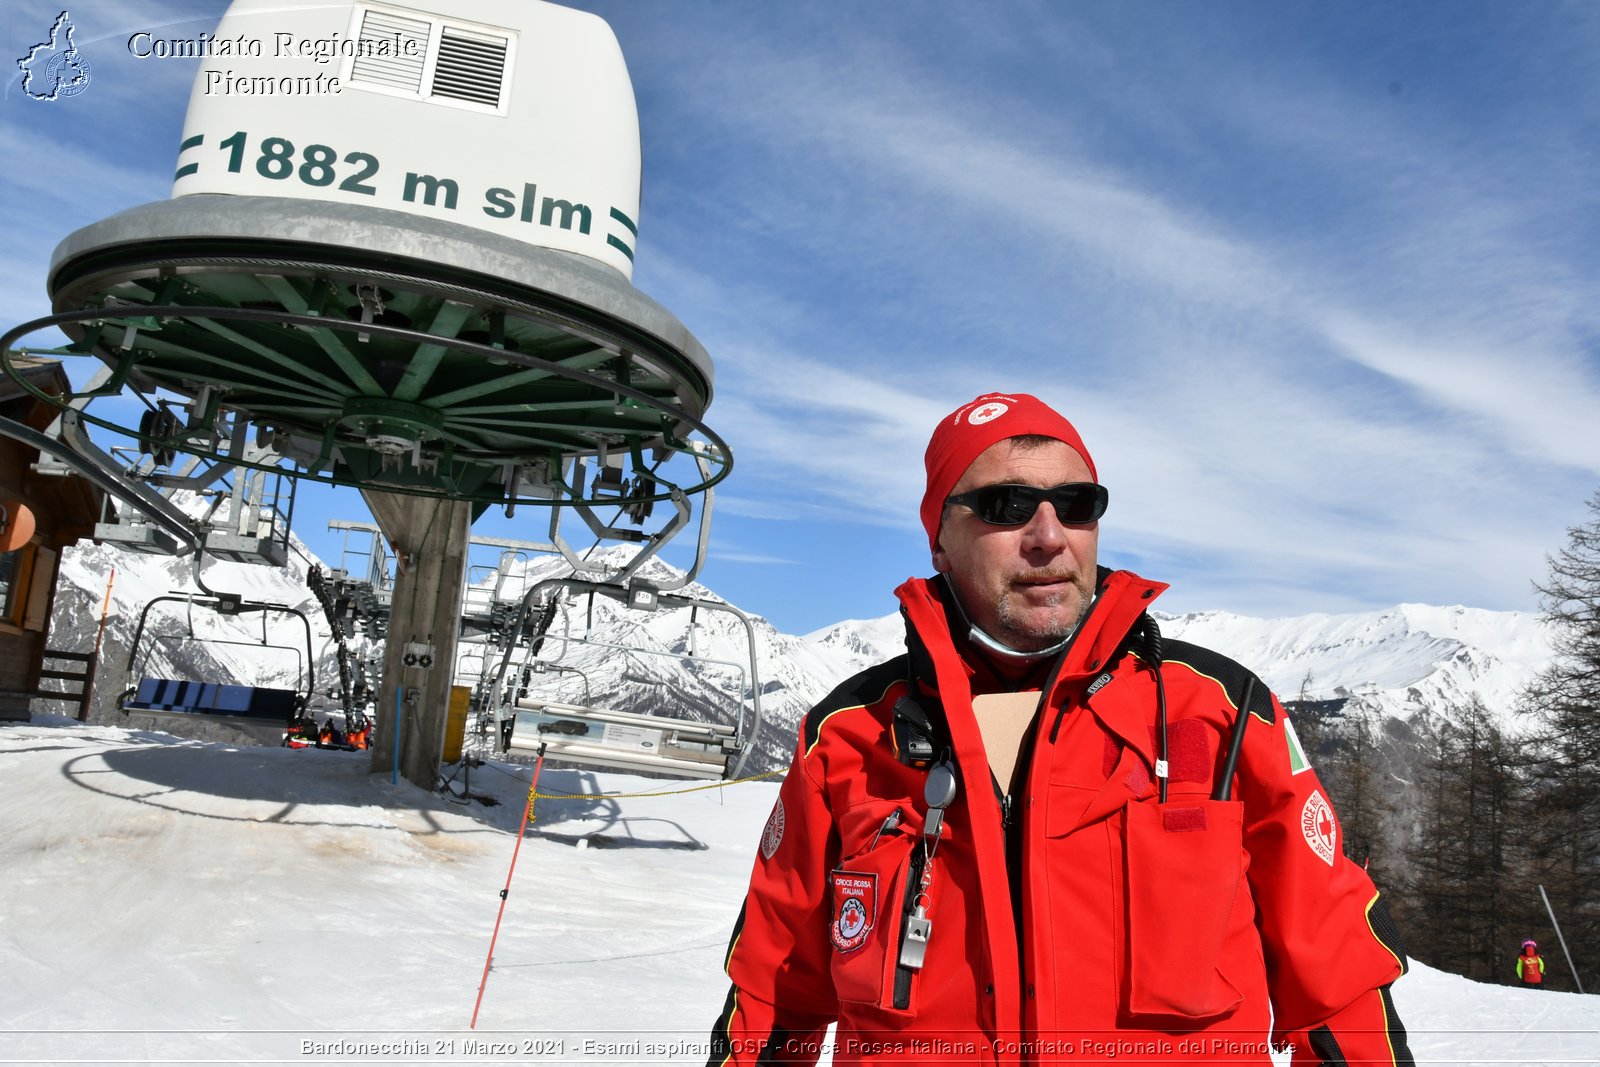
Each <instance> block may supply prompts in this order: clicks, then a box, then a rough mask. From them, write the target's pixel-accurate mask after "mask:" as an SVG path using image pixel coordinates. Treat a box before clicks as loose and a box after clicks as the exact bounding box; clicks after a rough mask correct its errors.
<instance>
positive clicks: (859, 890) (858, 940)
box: [830, 871, 878, 952]
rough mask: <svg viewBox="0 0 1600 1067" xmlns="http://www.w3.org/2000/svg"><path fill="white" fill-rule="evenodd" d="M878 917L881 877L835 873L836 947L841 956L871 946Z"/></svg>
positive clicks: (846, 872) (833, 932)
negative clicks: (879, 878)
mask: <svg viewBox="0 0 1600 1067" xmlns="http://www.w3.org/2000/svg"><path fill="white" fill-rule="evenodd" d="M877 917H878V876H877V875H876V874H863V873H860V872H858V871H834V872H833V924H832V926H831V929H830V932H831V934H832V936H833V947H834V948H836V949H838V950H839V951H840V952H849V951H851V950H852V949H858V948H860V947H861V946H862V945H864V944H866V943H867V935H868V934H870V933H871V932H872V924H873V923H874V922H875V921H876V920H877Z"/></svg>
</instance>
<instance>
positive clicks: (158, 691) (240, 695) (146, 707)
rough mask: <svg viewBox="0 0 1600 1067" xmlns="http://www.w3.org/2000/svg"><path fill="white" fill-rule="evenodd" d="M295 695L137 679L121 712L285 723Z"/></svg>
mask: <svg viewBox="0 0 1600 1067" xmlns="http://www.w3.org/2000/svg"><path fill="white" fill-rule="evenodd" d="M298 699H299V694H298V693H297V692H295V691H294V690H293V689H272V688H268V687H266V686H255V685H224V684H221V683H218V682H199V681H192V680H185V679H173V678H141V679H139V688H138V689H137V690H136V691H135V693H134V696H133V699H132V700H129V701H128V702H127V703H126V704H125V705H124V709H125V710H127V711H130V712H132V711H137V712H140V713H143V714H147V715H154V716H156V717H158V718H161V717H170V718H181V717H189V718H196V717H198V718H206V719H209V718H227V719H249V720H253V721H261V722H267V721H270V722H278V723H287V722H288V721H289V719H290V718H291V717H292V716H293V715H294V712H295V706H296V702H297V700H298Z"/></svg>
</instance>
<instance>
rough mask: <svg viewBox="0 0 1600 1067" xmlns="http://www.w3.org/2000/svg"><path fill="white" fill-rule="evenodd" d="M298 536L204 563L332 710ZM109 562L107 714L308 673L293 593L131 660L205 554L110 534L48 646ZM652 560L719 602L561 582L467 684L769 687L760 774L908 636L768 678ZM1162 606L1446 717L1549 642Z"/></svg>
mask: <svg viewBox="0 0 1600 1067" xmlns="http://www.w3.org/2000/svg"><path fill="white" fill-rule="evenodd" d="M292 549H293V551H292V552H291V556H290V564H289V566H288V567H286V568H283V569H272V568H266V567H255V566H246V565H243V564H231V563H221V562H213V563H208V564H207V565H206V570H205V573H204V575H203V581H204V582H205V584H206V586H207V587H209V588H212V589H219V590H229V591H233V592H237V593H240V594H242V595H243V596H245V597H246V598H247V599H248V600H253V601H263V602H268V603H273V604H280V605H284V606H285V607H286V608H289V609H293V610H297V611H300V612H303V613H304V614H305V616H306V618H307V620H308V623H309V628H310V633H311V646H312V648H311V654H310V658H311V659H312V660H313V661H314V666H315V670H316V678H317V684H316V692H315V694H314V695H313V701H312V706H313V708H314V709H319V710H322V711H332V710H334V709H335V708H336V707H337V701H336V700H334V699H333V697H332V696H330V695H329V693H330V690H331V689H332V688H333V686H335V685H336V682H337V665H336V663H335V661H334V653H335V651H336V646H335V645H334V642H333V640H332V638H331V636H330V629H329V625H328V623H327V620H326V619H325V618H324V617H323V615H322V611H321V608H320V607H319V605H318V603H317V601H316V600H315V598H314V597H313V596H312V594H311V592H310V590H309V589H308V588H307V586H306V573H307V570H308V568H309V567H310V565H312V564H313V563H320V561H318V560H316V559H315V558H314V557H313V556H312V554H311V553H310V552H309V551H308V550H307V549H306V548H305V546H304V545H303V544H301V543H300V542H299V541H298V540H297V539H296V540H294V541H293V542H292ZM619 551H625V550H612V554H611V555H607V554H601V555H599V556H597V557H596V565H597V566H601V567H605V566H606V565H608V564H610V565H615V564H616V563H617V556H616V554H615V553H617V552H619ZM113 566H114V567H115V568H116V581H115V584H114V585H113V587H112V591H111V600H112V612H111V617H110V619H109V621H108V623H107V626H106V633H105V638H104V644H103V652H102V657H101V663H102V671H101V680H100V682H99V683H98V684H97V694H96V709H97V710H96V714H95V716H94V717H93V718H92V719H91V721H97V722H106V723H112V724H119V725H121V724H126V723H127V720H126V718H125V717H123V716H122V715H121V714H120V713H118V712H116V711H115V710H114V707H113V702H114V700H115V697H116V696H117V695H118V694H120V693H121V692H122V691H123V690H124V689H125V688H127V687H128V686H130V685H133V684H136V683H137V679H138V678H139V677H141V676H154V677H182V678H198V679H201V680H207V681H212V680H216V681H238V682H243V683H247V684H258V685H280V686H290V687H292V686H294V685H296V684H297V681H296V679H297V678H298V679H300V680H302V681H303V677H304V676H303V670H304V665H303V664H302V663H301V662H300V661H301V660H304V659H305V658H306V651H305V650H306V637H305V628H306V624H302V623H301V622H300V621H299V619H298V618H296V617H294V616H293V615H291V614H290V613H288V612H282V611H280V612H272V613H267V614H266V615H265V616H264V615H263V614H261V613H255V614H241V615H238V616H231V617H227V616H218V615H217V614H216V613H215V612H210V611H202V610H195V609H192V608H190V607H189V606H188V605H186V604H185V603H183V602H181V601H167V602H165V603H163V604H160V605H158V607H157V609H155V610H153V611H152V612H151V617H150V619H149V620H148V621H147V624H146V633H145V635H144V639H143V640H142V641H141V648H140V649H139V650H137V655H136V659H137V660H138V662H136V663H135V664H134V665H133V669H132V671H131V672H129V671H127V669H126V668H127V661H128V654H129V648H130V645H131V642H132V638H133V636H134V631H135V629H136V627H137V625H138V621H139V618H140V614H141V612H142V611H143V609H144V607H145V605H146V604H148V603H149V602H150V601H151V600H152V599H153V598H155V597H158V596H162V595H167V594H169V592H170V591H171V590H174V589H190V590H194V589H195V585H194V582H193V577H192V570H193V564H192V562H191V561H188V560H180V561H174V560H171V559H166V558H162V557H153V556H141V555H138V554H134V553H129V552H126V551H122V550H119V549H116V548H113V547H111V546H108V545H100V546H95V545H88V544H85V545H80V546H77V547H75V548H72V549H69V550H68V551H67V552H66V553H65V554H64V556H63V566H62V581H61V589H60V592H59V593H58V596H57V602H56V611H55V618H54V620H53V623H52V626H53V630H52V634H51V646H52V647H54V648H61V649H73V650H83V649H88V648H92V647H93V645H94V639H95V630H96V627H97V625H98V621H99V613H100V605H101V602H102V600H103V598H104V595H105V591H106V583H107V577H108V575H109V573H110V570H111V568H112V567H113ZM571 573H572V568H571V566H570V565H569V564H568V563H567V562H566V561H565V560H564V559H562V558H560V557H555V556H551V557H544V558H540V559H536V560H534V561H531V562H528V561H526V560H525V559H519V560H515V561H512V562H511V563H508V564H507V565H506V566H505V567H504V568H503V569H501V570H500V571H499V572H494V571H493V570H492V569H491V570H489V571H487V572H482V573H477V574H476V575H475V577H476V580H475V581H474V582H473V584H472V585H471V586H470V587H469V591H468V603H469V604H472V605H474V607H473V610H474V612H476V613H477V614H478V615H480V616H481V617H485V618H487V617H488V616H490V615H492V614H494V613H497V612H498V613H499V615H500V616H502V617H510V616H513V615H514V614H515V611H516V608H517V607H518V605H519V604H520V601H521V600H522V598H523V595H524V593H525V592H526V591H527V590H529V589H531V588H533V587H534V586H535V585H537V584H538V583H541V582H544V581H546V580H548V579H552V578H558V577H565V576H568V575H570V574H571ZM642 576H643V577H646V578H648V579H650V580H652V581H654V582H657V583H659V584H661V585H662V586H663V587H664V588H668V589H670V590H671V591H672V592H674V593H675V594H676V595H679V596H683V597H688V598H693V599H698V600H701V601H706V602H709V605H713V606H701V607H697V608H693V609H691V608H681V607H680V608H667V607H663V608H662V609H660V610H657V611H654V612H644V611H638V610H632V609H629V608H627V607H625V606H624V605H623V604H622V603H620V602H619V601H617V600H613V599H611V598H608V597H604V596H589V595H583V594H579V595H571V594H569V595H564V596H561V597H558V598H555V600H554V602H553V604H552V606H551V607H550V608H549V611H548V615H547V616H546V618H545V620H544V630H543V640H542V641H541V642H540V643H539V645H538V651H537V655H530V653H529V651H528V649H527V648H526V647H522V648H519V649H518V650H516V651H515V652H514V653H513V655H512V656H511V657H510V658H509V660H508V659H507V658H506V654H505V649H504V647H503V643H502V644H496V643H494V641H493V640H492V639H486V638H485V637H484V635H483V634H481V633H479V634H477V635H476V636H472V637H469V638H468V639H467V640H464V641H463V642H462V645H461V647H460V650H459V653H458V658H457V681H458V683H459V684H463V685H469V686H475V687H476V686H478V685H479V684H480V683H483V682H485V680H488V679H493V678H494V677H495V675H496V674H497V673H498V672H499V671H500V670H501V668H502V664H503V663H504V664H505V674H506V677H507V678H508V679H510V680H512V681H513V682H518V681H520V682H521V683H522V684H523V685H524V686H525V688H526V691H527V692H528V693H529V694H531V695H534V696H541V697H544V698H547V699H556V700H562V701H566V702H570V703H587V704H593V705H597V706H602V707H611V708H617V709H621V710H632V711H643V712H652V713H656V714H665V715H671V716H676V717H687V718H692V719H701V720H711V721H720V722H732V721H734V720H735V719H737V718H738V716H740V715H741V714H743V715H744V716H745V717H746V721H749V720H750V718H751V717H752V715H753V712H754V703H755V695H756V693H757V691H759V697H760V712H761V717H762V720H763V727H762V729H761V730H760V732H759V734H758V736H757V738H756V741H755V746H754V751H753V752H752V754H751V756H750V757H749V760H748V762H747V764H746V766H745V771H746V773H759V772H761V771H764V770H770V769H774V768H777V767H781V766H783V765H785V764H786V763H787V761H788V758H789V756H790V754H791V750H792V746H793V743H794V731H795V727H796V724H797V723H798V722H799V720H800V718H801V717H802V716H803V715H804V714H805V712H806V710H807V709H808V708H810V707H811V705H812V704H814V703H815V702H816V701H817V700H818V699H820V698H821V697H822V696H824V695H825V694H826V693H827V692H828V691H829V690H830V689H832V688H833V687H834V686H835V685H837V684H838V683H839V682H840V681H842V680H844V679H845V678H847V677H848V676H849V675H851V674H852V673H854V672H855V671H857V670H860V669H862V668H863V667H865V666H868V665H870V664H872V663H876V662H879V661H881V660H883V659H887V658H889V657H892V656H895V655H898V654H899V653H900V652H901V651H902V650H903V649H904V640H903V631H902V628H901V623H900V619H899V616H898V615H888V616H884V617H883V618H879V619H868V620H849V621H845V622H841V623H838V624H836V625H834V626H830V627H827V628H825V629H822V630H818V631H815V632H813V633H810V634H806V635H804V636H796V635H792V634H786V633H783V632H781V631H779V630H777V629H776V628H775V627H773V626H772V625H771V623H769V622H768V621H767V620H766V619H764V618H762V617H760V616H751V617H750V627H751V632H752V633H753V635H754V640H755V653H754V659H755V664H754V672H753V673H754V676H755V680H757V681H758V682H759V685H753V684H752V677H751V675H752V668H751V663H750V661H751V650H750V641H749V639H748V638H747V635H746V632H745V629H744V626H743V623H742V622H741V621H740V620H739V618H738V617H737V616H735V615H733V614H731V613H729V612H726V611H722V610H718V609H717V608H716V607H714V605H723V604H725V603H726V601H724V600H722V598H720V597H719V596H717V594H716V593H715V592H714V591H713V590H711V589H708V588H706V587H705V586H703V585H701V584H699V583H688V584H687V585H682V579H683V574H682V572H681V571H677V570H675V569H674V568H672V567H670V566H669V565H668V564H666V563H664V562H662V561H660V560H651V561H650V562H649V564H647V566H646V568H645V569H644V571H643V572H642ZM590 577H594V576H593V575H591V576H590ZM680 585H682V587H681V588H677V587H678V586H680ZM539 610H540V609H539V607H538V606H537V605H536V606H535V607H534V608H533V609H532V611H531V615H532V616H533V617H537V616H538V612H539ZM1158 619H1159V621H1160V623H1161V627H1162V632H1163V634H1164V635H1165V636H1166V637H1167V638H1171V639H1182V640H1186V641H1191V642H1194V643H1197V644H1202V645H1206V646H1208V647H1211V648H1214V649H1216V650H1217V651H1219V652H1222V653H1224V654H1227V655H1229V656H1232V657H1233V658H1235V659H1237V660H1239V661H1240V662H1241V663H1243V664H1245V665H1246V666H1249V667H1250V668H1252V669H1253V670H1255V671H1257V672H1258V673H1259V674H1260V675H1261V676H1262V677H1263V679H1265V680H1266V681H1267V682H1268V683H1269V684H1270V685H1271V686H1272V687H1273V688H1274V690H1275V691H1276V692H1277V693H1278V694H1279V696H1280V697H1281V698H1283V699H1285V700H1292V699H1296V698H1298V697H1301V696H1302V695H1303V696H1305V697H1307V698H1309V699H1311V700H1315V701H1320V702H1328V703H1331V704H1333V705H1336V706H1340V705H1342V706H1345V707H1347V708H1362V709H1368V710H1371V711H1375V712H1377V713H1378V714H1380V715H1381V716H1383V717H1386V718H1390V719H1396V720H1401V721H1409V720H1411V719H1413V718H1414V717H1415V716H1417V715H1419V714H1422V715H1439V716H1443V717H1445V718H1448V717H1449V716H1450V713H1451V709H1452V708H1454V707H1458V706H1459V705H1460V703H1461V702H1462V701H1463V700H1464V699H1466V698H1467V697H1469V696H1471V695H1474V694H1475V695H1477V696H1479V697H1481V698H1482V700H1483V701H1484V703H1485V705H1486V706H1488V708H1489V709H1490V710H1491V711H1494V712H1496V713H1498V714H1499V715H1501V716H1502V718H1504V719H1505V720H1506V721H1507V722H1510V721H1512V720H1511V718H1510V715H1511V710H1512V707H1513V704H1514V701H1515V697H1516V693H1517V691H1518V689H1519V688H1520V687H1521V686H1522V685H1523V684H1525V683H1526V681H1527V680H1528V679H1529V678H1531V677H1532V675H1533V674H1534V672H1535V671H1537V670H1538V669H1539V668H1540V667H1541V666H1542V665H1543V664H1544V663H1545V662H1546V660H1547V659H1548V657H1549V654H1550V653H1549V641H1548V638H1547V635H1546V634H1545V631H1544V626H1543V624H1542V623H1541V621H1540V620H1539V619H1538V618H1537V617H1536V616H1533V615H1529V614H1526V613H1522V612H1495V611H1485V610H1481V609H1475V608H1464V607H1429V606H1426V605H1418V604H1404V605H1400V606H1398V607H1395V608H1390V609H1387V610H1384V611H1374V612H1360V613H1352V614H1344V615H1327V614H1314V615H1304V616H1297V617H1291V618H1277V619H1259V618H1250V617H1246V616H1239V615H1231V614H1227V613H1224V612H1202V613H1197V614H1190V615H1179V616H1172V615H1158ZM264 622H265V623H266V625H265V627H264V626H263V623H264ZM263 635H265V638H266V640H265V641H263ZM352 640H353V641H354V642H355V643H357V644H362V641H363V640H364V641H365V643H364V645H363V649H364V653H365V655H367V656H371V655H373V654H374V649H375V646H376V641H375V640H373V639H371V637H370V635H366V637H365V638H362V635H352Z"/></svg>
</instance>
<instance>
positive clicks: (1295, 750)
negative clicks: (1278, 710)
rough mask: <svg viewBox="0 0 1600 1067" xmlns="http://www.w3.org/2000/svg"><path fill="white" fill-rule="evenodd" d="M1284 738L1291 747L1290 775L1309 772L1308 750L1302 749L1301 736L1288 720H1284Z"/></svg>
mask: <svg viewBox="0 0 1600 1067" xmlns="http://www.w3.org/2000/svg"><path fill="white" fill-rule="evenodd" d="M1283 738H1284V742H1285V743H1286V744H1287V745H1288V746H1289V773H1290V774H1299V773H1300V772H1301V771H1309V770H1310V769H1311V761H1310V760H1308V759H1306V750H1305V749H1303V748H1301V747H1300V735H1299V734H1297V733H1295V732H1294V723H1292V722H1290V721H1289V720H1288V719H1284V720H1283Z"/></svg>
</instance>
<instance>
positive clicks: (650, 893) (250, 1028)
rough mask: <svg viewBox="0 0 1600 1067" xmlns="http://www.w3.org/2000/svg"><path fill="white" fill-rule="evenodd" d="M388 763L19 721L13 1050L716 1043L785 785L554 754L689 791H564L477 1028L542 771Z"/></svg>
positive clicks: (6, 944) (1571, 1000) (1543, 1049)
mask: <svg viewBox="0 0 1600 1067" xmlns="http://www.w3.org/2000/svg"><path fill="white" fill-rule="evenodd" d="M367 768H368V760H367V757H366V754H365V753H344V752H324V751H316V750H309V751H298V752H297V751H290V750H288V749H282V748H242V747H241V748H235V747H231V746H227V745H219V744H213V743H200V742H191V741H179V740H177V739H175V738H172V737H170V736H168V735H165V734H159V733H153V732H141V731H130V730H124V729H118V728H112V727H86V726H81V725H79V724H77V723H75V722H72V721H71V720H66V719H57V718H47V717H36V719H35V721H34V723H32V724H31V725H18V726H12V727H9V728H4V729H0V819H3V824H4V826H5V832H4V834H3V836H0V1063H25V1064H32V1063H89V1062H94V1063H141V1064H142V1063H149V1064H164V1063H173V1062H180V1061H181V1062H186V1063H292V1064H322V1063H328V1064H356V1063H412V1064H480V1063H481V1064H501V1063H510V1062H519V1063H525V1062H532V1063H551V1064H554V1063H572V1064H613V1063H639V1064H664V1063H685V1064H687V1063H703V1062H705V1058H706V1034H707V1032H708V1030H709V1028H710V1024H711V1022H712V1020H713V1019H714V1017H715V1016H716V1015H717V1013H718V1011H719V1009H720V1008H721V1005H722V1002H723V998H724V996H725V994H726V985H725V981H724V978H723V976H722V973H721V970H720V965H721V959H722V953H723V949H724V947H725V944H726V940H727V936H728V931H729V929H730V927H731V925H732V922H733V919H734V917H735V915H736V914H737V912H738V909H739V901H740V898H741V895H742V893H743V889H744V883H745V880H746V878H747V876H748V873H749V869H750V861H751V857H752V855H753V849H754V847H755V844H756V841H757V838H758V837H759V835H760V832H761V826H762V824H763V822H764V821H765V819H766V817H767V813H768V811H769V809H770V807H771V805H772V800H773V796H774V794H775V792H776V789H777V786H776V785H775V784H774V783H773V782H772V781H763V782H753V783H745V784H740V785H735V786H730V787H727V788H711V789H706V788H696V787H695V786H694V785H693V784H686V783H677V782H663V781H659V780H647V779H641V778H634V777H630V776H627V775H622V774H596V773H587V772H581V771H573V770H554V769H547V770H546V771H545V772H544V775H543V777H542V778H541V781H540V783H539V787H540V792H541V793H545V794H579V793H583V794H594V793H650V794H666V795H650V796H631V797H626V798H620V799H605V798H598V797H593V796H590V797H587V798H584V799H543V800H539V801H538V802H537V805H536V807H535V819H534V822H533V823H532V824H531V825H530V827H529V830H528V834H527V836H526V838H525V839H524V840H523V842H522V845H521V848H520V851H519V852H518V856H517V861H516V871H515V879H514V881H513V884H512V887H511V893H510V895H509V898H508V899H507V902H506V907H505V916H504V922H503V925H502V926H501V928H500V932H499V940H498V944H497V946H496V951H495V965H494V969H493V971H492V973H491V974H490V976H489V980H488V984H487V987H486V990H485V992H484V996H483V1000H482V1006H481V1010H480V1014H479V1017H478V1021H477V1027H476V1029H471V1028H469V1023H470V1021H471V1019H472V1014H473V1008H474V1002H475V1000H476V999H477V995H478V989H479V983H480V981H481V979H482V976H483V966H484V959H485V956H486V954H487V951H488V948H489V939H490V935H491V933H492V932H493V930H494V925H495V917H496V913H497V911H498V910H499V907H500V899H499V893H500V890H501V888H502V887H503V886H504V885H505V883H506V876H507V870H508V868H509V866H510V864H511V862H512V856H513V852H514V851H517V849H516V845H517V839H516V830H517V826H518V823H519V820H520V817H521V813H522V805H523V803H524V800H525V798H526V796H527V791H528V784H529V775H530V769H529V768H526V767H518V766H511V765H506V764H493V763H491V764H486V765H485V766H484V767H482V768H480V769H478V770H476V771H474V772H473V773H472V779H471V783H470V791H471V793H472V794H476V795H480V796H487V797H492V798H494V799H496V800H498V801H499V803H498V804H496V805H494V806H488V805H485V804H483V803H481V802H479V801H477V800H468V801H465V802H452V801H450V800H447V799H444V798H442V797H440V796H438V795H435V794H431V793H427V792H424V791H421V790H418V789H415V788H413V787H411V786H410V785H408V784H406V783H404V782H401V783H399V784H394V783H392V782H391V781H390V779H389V777H387V776H384V775H376V776H374V775H372V774H370V773H369V772H368V769H367ZM460 785H461V783H460V782H459V781H458V782H457V786H458V787H460ZM1551 962H1552V966H1558V965H1559V964H1558V962H1557V961H1556V960H1554V959H1553V958H1552V961H1551ZM1580 962H1581V961H1580ZM1395 1000H1396V1002H1397V1004H1398V1006H1399V1009H1400V1012H1401V1015H1402V1018H1403V1019H1404V1021H1405V1023H1406V1025H1407V1027H1408V1029H1409V1031H1410V1032H1411V1035H1412V1042H1411V1044H1412V1049H1413V1051H1414V1052H1415V1053H1416V1055H1417V1061H1418V1063H1419V1064H1558V1063H1560V1064H1594V1063H1597V1062H1600V996H1593V995H1591V996H1587V997H1584V996H1578V995H1576V994H1568V993H1530V992H1525V991H1523V990H1519V989H1512V988H1507V987H1503V986H1489V985H1482V984H1477V983H1473V982H1469V981H1466V980H1465V979H1461V978H1457V977H1454V976H1451V975H1446V974H1442V973H1440V972H1438V971H1434V970H1431V969H1429V968H1427V967H1424V966H1420V965H1416V966H1414V968H1413V971H1412V973H1411V974H1410V975H1408V976H1407V977H1405V978H1403V979H1402V980H1401V981H1400V982H1399V983H1398V984H1397V986H1396V987H1395ZM634 1045H637V1048H635V1047H632V1046H634Z"/></svg>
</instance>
